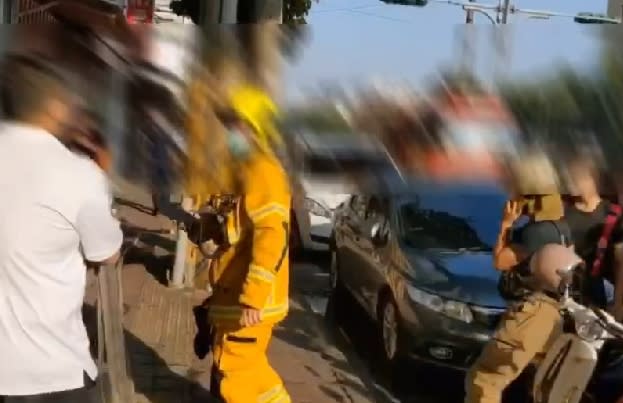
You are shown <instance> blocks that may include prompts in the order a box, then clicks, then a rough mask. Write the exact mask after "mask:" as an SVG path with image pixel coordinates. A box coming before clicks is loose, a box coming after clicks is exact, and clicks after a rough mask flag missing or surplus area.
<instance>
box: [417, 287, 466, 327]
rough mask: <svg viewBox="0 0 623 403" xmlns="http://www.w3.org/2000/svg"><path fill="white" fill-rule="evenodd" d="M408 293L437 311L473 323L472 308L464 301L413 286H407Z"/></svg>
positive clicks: (419, 302)
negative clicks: (453, 299) (452, 299)
mask: <svg viewBox="0 0 623 403" xmlns="http://www.w3.org/2000/svg"><path fill="white" fill-rule="evenodd" d="M407 293H408V294H409V297H410V298H411V299H412V300H413V301H415V302H417V303H418V304H421V305H424V306H426V307H427V308H429V309H431V310H433V311H435V312H440V313H442V314H444V315H446V316H448V317H450V318H454V319H457V320H460V321H462V322H465V323H472V321H473V320H474V316H473V314H472V310H471V309H470V308H469V306H467V304H465V303H463V302H458V301H451V300H446V299H444V298H442V297H440V296H439V295H434V294H429V293H427V292H424V291H422V290H420V289H418V288H415V287H412V286H407Z"/></svg>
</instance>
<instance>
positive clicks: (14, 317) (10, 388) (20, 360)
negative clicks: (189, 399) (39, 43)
mask: <svg viewBox="0 0 623 403" xmlns="http://www.w3.org/2000/svg"><path fill="white" fill-rule="evenodd" d="M54 67H55V66H54V65H53V64H52V63H51V62H45V61H42V60H40V59H30V58H23V57H13V58H11V57H9V58H8V59H6V60H5V62H4V65H3V70H2V71H3V77H2V80H1V81H0V85H1V86H2V100H3V107H4V109H5V117H6V121H4V122H3V123H2V125H0V194H2V196H3V197H2V198H0V357H2V365H0V402H3V403H27V402H37V403H55V402H58V403H61V402H62V403H88V402H95V401H96V393H95V389H94V384H95V381H96V379H97V367H96V365H95V363H94V361H93V359H92V357H91V354H90V349H89V339H88V337H87V332H86V329H85V326H84V323H83V320H82V313H81V312H82V305H83V299H84V293H85V285H86V272H87V269H86V265H85V260H87V261H90V262H94V263H98V264H109V263H114V262H115V261H116V260H117V259H118V253H119V249H120V246H121V243H122V232H121V230H120V226H119V223H118V222H117V220H116V219H115V218H114V217H113V216H112V212H111V202H112V197H111V194H110V190H109V186H108V181H107V177H106V175H105V174H104V172H103V171H102V169H101V168H100V167H99V166H98V165H97V163H96V162H95V161H93V160H92V159H91V158H89V157H88V156H86V155H84V153H76V152H73V151H72V150H71V149H70V148H69V147H68V145H70V144H72V142H73V141H74V140H76V136H77V135H78V134H79V133H81V132H83V131H82V130H80V129H79V128H76V127H74V126H73V125H74V124H75V123H76V122H77V121H79V120H80V119H79V118H78V117H77V115H76V112H77V111H79V110H81V108H82V107H83V106H84V105H83V103H82V99H81V98H80V97H78V96H76V95H75V93H73V92H72V91H71V88H72V81H71V80H69V79H67V77H66V76H65V75H64V74H63V72H60V71H57V70H56V69H55V68H54ZM85 144H86V143H85ZM88 146H89V147H91V146H94V144H93V143H92V142H90V143H89V144H88Z"/></svg>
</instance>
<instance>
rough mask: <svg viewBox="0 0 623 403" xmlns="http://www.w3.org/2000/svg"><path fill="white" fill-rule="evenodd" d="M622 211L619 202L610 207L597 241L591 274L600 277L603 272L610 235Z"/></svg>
mask: <svg viewBox="0 0 623 403" xmlns="http://www.w3.org/2000/svg"><path fill="white" fill-rule="evenodd" d="M621 213H623V210H622V209H621V206H620V205H618V204H614V203H613V204H611V205H610V207H609V209H608V214H607V215H606V221H605V222H604V227H603V230H602V232H601V236H600V237H599V241H598V242H597V253H596V254H595V260H593V265H592V267H591V276H593V277H598V276H599V275H600V274H601V269H602V266H603V259H604V256H605V255H606V250H607V249H608V245H609V243H610V236H611V235H612V231H613V230H614V227H615V225H616V223H617V222H618V221H619V218H620V217H621Z"/></svg>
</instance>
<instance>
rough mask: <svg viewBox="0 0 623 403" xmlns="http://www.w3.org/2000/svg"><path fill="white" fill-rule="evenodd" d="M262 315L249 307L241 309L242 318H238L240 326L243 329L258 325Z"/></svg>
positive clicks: (257, 310)
mask: <svg viewBox="0 0 623 403" xmlns="http://www.w3.org/2000/svg"><path fill="white" fill-rule="evenodd" d="M261 320H262V315H261V313H260V311H259V309H255V308H251V307H249V306H243V307H242V317H241V318H240V324H241V325H242V326H244V327H249V326H254V325H257V324H258V323H260V321H261Z"/></svg>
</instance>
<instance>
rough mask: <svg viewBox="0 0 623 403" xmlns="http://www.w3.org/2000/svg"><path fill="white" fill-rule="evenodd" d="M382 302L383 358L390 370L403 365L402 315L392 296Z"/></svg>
mask: <svg viewBox="0 0 623 403" xmlns="http://www.w3.org/2000/svg"><path fill="white" fill-rule="evenodd" d="M382 301H383V302H382V303H381V306H380V310H379V325H380V338H381V340H380V341H381V343H382V346H383V358H384V359H385V362H386V363H387V364H389V365H390V368H398V367H400V366H401V364H402V363H403V354H402V352H401V347H400V346H401V342H400V341H401V340H402V329H401V326H400V313H399V312H398V307H397V306H396V302H395V301H394V299H393V298H392V296H391V295H388V296H386V297H385V298H383V300H382Z"/></svg>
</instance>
